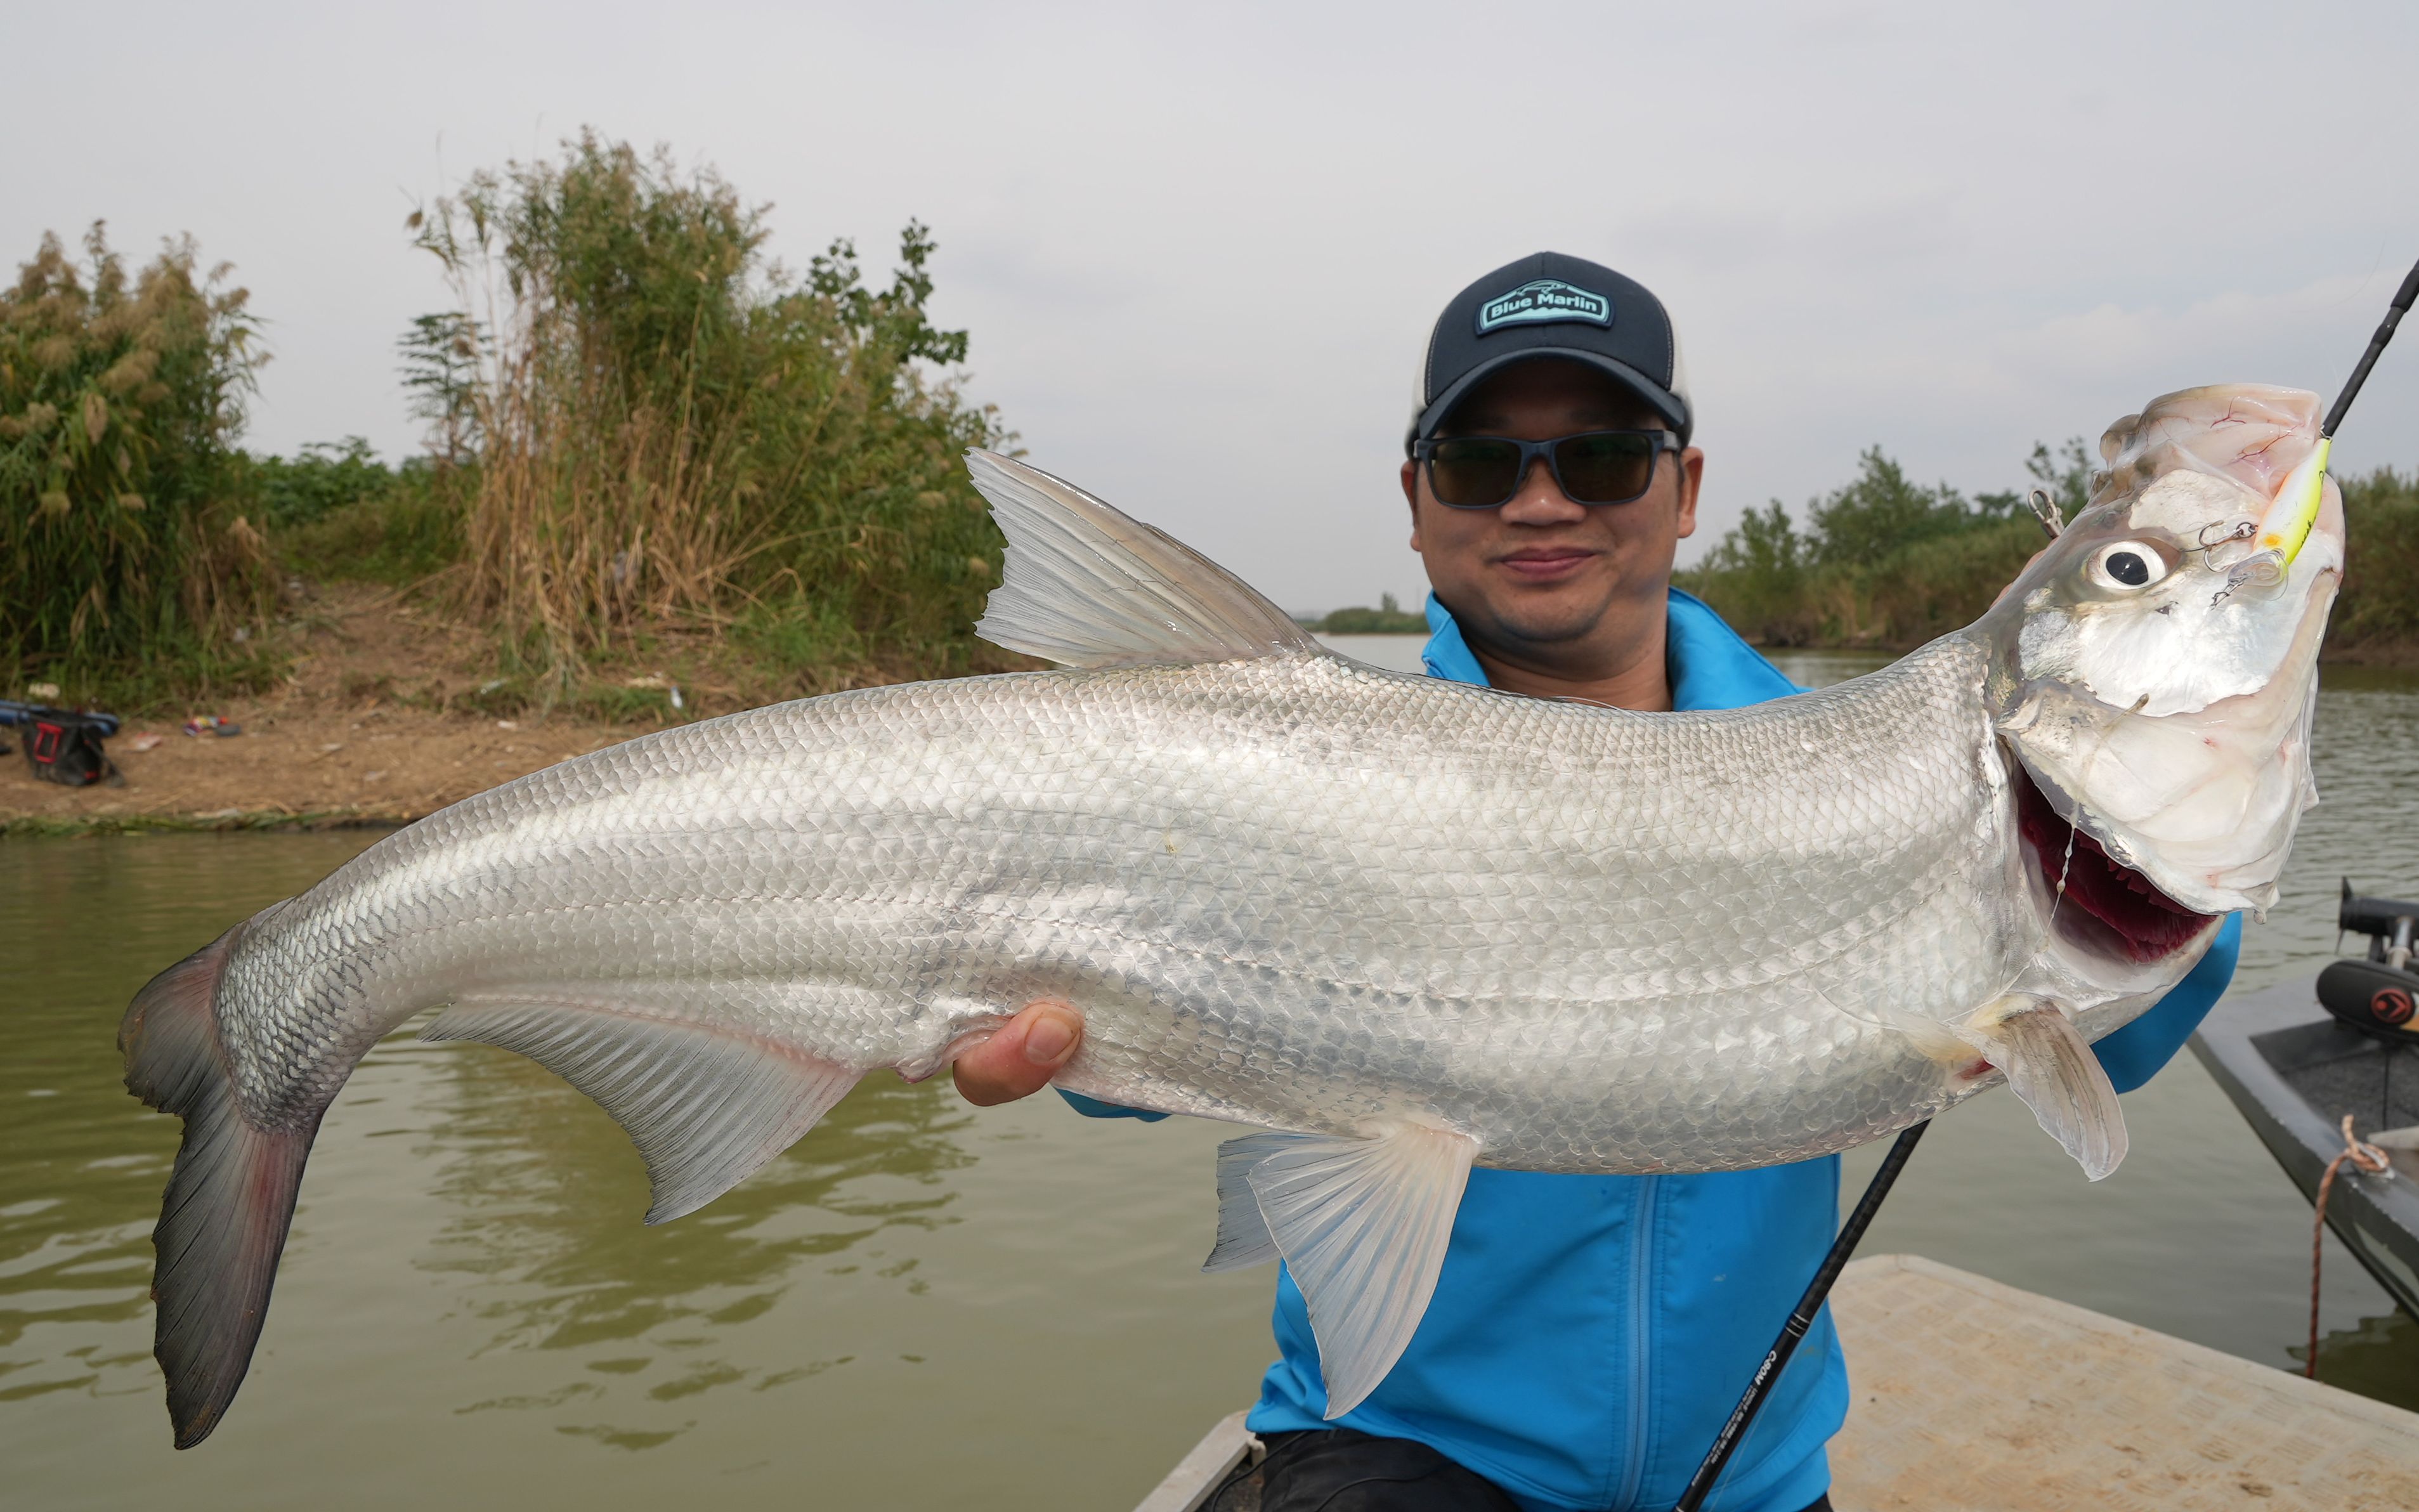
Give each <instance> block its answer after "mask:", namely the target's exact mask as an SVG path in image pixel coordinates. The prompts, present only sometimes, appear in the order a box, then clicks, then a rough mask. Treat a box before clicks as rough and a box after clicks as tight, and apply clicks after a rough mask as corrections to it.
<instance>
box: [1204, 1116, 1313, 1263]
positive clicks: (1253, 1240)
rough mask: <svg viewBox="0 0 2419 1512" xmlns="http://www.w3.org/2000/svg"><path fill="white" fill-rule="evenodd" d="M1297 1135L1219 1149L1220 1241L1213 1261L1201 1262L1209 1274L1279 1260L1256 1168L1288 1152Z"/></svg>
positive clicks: (1250, 1137)
mask: <svg viewBox="0 0 2419 1512" xmlns="http://www.w3.org/2000/svg"><path fill="white" fill-rule="evenodd" d="M1299 1137H1301V1136H1300V1135H1297V1134H1245V1135H1244V1136H1243V1137H1242V1138H1240V1139H1229V1140H1227V1141H1226V1142H1225V1144H1223V1145H1220V1146H1219V1147H1218V1239H1217V1242H1216V1243H1214V1244H1212V1245H1211V1246H1210V1257H1209V1258H1208V1259H1206V1260H1203V1261H1202V1262H1201V1269H1202V1271H1203V1272H1204V1273H1209V1274H1212V1275H1214V1274H1216V1273H1219V1272H1221V1271H1241V1270H1246V1269H1248V1268H1250V1267H1252V1266H1255V1265H1266V1264H1267V1263H1268V1262H1269V1261H1271V1260H1273V1259H1276V1258H1278V1250H1277V1241H1276V1236H1275V1235H1273V1234H1271V1233H1270V1232H1269V1221H1268V1220H1267V1219H1266V1218H1263V1217H1261V1216H1260V1199H1259V1197H1258V1196H1256V1195H1255V1194H1254V1193H1253V1191H1252V1183H1251V1180H1250V1178H1251V1174H1252V1167H1253V1166H1255V1165H1258V1164H1259V1163H1260V1162H1261V1161H1262V1160H1265V1159H1266V1158H1268V1157H1269V1156H1270V1155H1272V1154H1274V1153H1275V1152H1276V1151H1278V1150H1280V1149H1286V1148H1287V1147H1288V1146H1289V1145H1291V1144H1292V1143H1293V1142H1294V1141H1295V1140H1296V1139H1298V1138H1299Z"/></svg>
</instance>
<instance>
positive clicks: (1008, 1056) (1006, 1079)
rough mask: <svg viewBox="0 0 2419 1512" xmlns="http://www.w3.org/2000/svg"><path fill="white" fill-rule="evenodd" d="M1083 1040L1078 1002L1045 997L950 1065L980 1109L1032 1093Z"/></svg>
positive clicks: (960, 1088)
mask: <svg viewBox="0 0 2419 1512" xmlns="http://www.w3.org/2000/svg"><path fill="white" fill-rule="evenodd" d="M1083 1042H1084V1015H1083V1012H1082V1011H1080V1010H1078V1009H1077V1008H1076V1007H1075V1005H1074V1004H1072V1003H1069V1002H1064V1001H1061V1000H1060V999H1058V998H1055V997H1040V998H1036V999H1035V1000H1034V1001H1032V1002H1030V1003H1027V1004H1025V1007H1024V1009H1023V1010H1022V1011H1019V1012H1018V1013H1017V1015H1016V1017H1014V1018H1012V1019H1009V1021H1008V1022H1007V1023H1006V1024H1003V1025H1001V1026H999V1031H998V1032H997V1033H995V1034H994V1035H993V1036H992V1037H991V1038H990V1039H988V1040H985V1041H983V1042H982V1043H980V1044H978V1045H977V1046H975V1047H974V1048H973V1049H972V1050H969V1051H967V1052H966V1053H965V1054H964V1055H962V1056H960V1057H958V1061H957V1064H956V1065H955V1066H953V1067H951V1068H950V1074H952V1075H953V1076H955V1077H956V1078H957V1082H958V1093H959V1095H960V1096H962V1097H963V1098H964V1099H965V1100H966V1101H967V1102H969V1103H974V1104H975V1105H976V1106H977V1107H986V1108H987V1107H990V1106H991V1105H992V1104H993V1103H1012V1102H1014V1101H1015V1100H1016V1099H1018V1098H1020V1097H1031V1096H1032V1095H1033V1094H1034V1093H1036V1092H1038V1091H1040V1090H1041V1089H1042V1088H1045V1087H1047V1086H1049V1085H1050V1078H1051V1077H1052V1076H1054V1075H1055V1074H1057V1072H1058V1068H1059V1067H1061V1066H1063V1065H1065V1064H1067V1062H1068V1061H1070V1060H1071V1059H1073V1058H1074V1056H1075V1050H1076V1047H1077V1046H1079V1045H1081V1044H1082V1043H1083Z"/></svg>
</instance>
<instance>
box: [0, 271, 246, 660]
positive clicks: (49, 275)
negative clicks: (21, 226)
mask: <svg viewBox="0 0 2419 1512" xmlns="http://www.w3.org/2000/svg"><path fill="white" fill-rule="evenodd" d="M84 254H85V255H84V257H83V259H82V260H81V261H80V262H79V261H78V260H76V259H73V258H71V257H70V256H69V255H68V253H67V250H66V249H65V248H64V247H63V246H62V245H61V244H60V242H59V240H58V239H57V238H56V237H54V236H45V237H44V238H43V239H42V242H41V247H40V250H39V251H38V252H37V253H36V254H35V255H34V257H33V259H32V260H31V261H29V262H27V263H25V264H23V266H22V267H21V268H20V269H19V270H18V275H17V281H16V283H15V284H14V285H12V286H8V287H7V288H5V289H0V676H8V675H9V674H10V673H11V672H13V674H14V675H13V676H10V680H11V681H12V682H14V681H16V680H18V679H24V680H32V679H33V678H34V677H36V676H37V675H39V677H40V678H42V679H43V680H47V681H53V682H58V683H62V684H65V685H68V687H69V692H70V696H73V695H74V694H75V693H76V691H77V690H78V689H88V688H93V687H110V686H116V685H117V684H120V683H124V682H126V681H128V680H129V679H131V680H132V681H133V682H134V683H137V684H140V685H142V686H144V687H164V686H167V685H168V684H171V683H179V682H181V683H185V684H192V685H197V686H199V687H204V688H207V687H209V686H211V685H212V683H213V682H219V683H225V682H229V681H233V682H237V683H241V682H246V681H256V680H257V678H258V677H259V676H260V675H264V674H265V671H266V669H265V666H264V664H263V663H262V661H261V659H260V658H259V656H257V646H256V643H255V645H254V648H253V649H251V650H246V649H243V648H242V647H241V646H240V645H239V642H240V641H242V640H249V639H250V638H251V637H250V632H251V631H253V630H256V629H258V628H260V627H262V626H263V625H265V623H266V618H267V615H268V614H269V612H270V609H271V607H272V605H273V597H274V591H275V590H274V577H273V575H272V573H271V572H270V553H269V549H268V545H267V542H266V540H265V538H264V536H263V534H262V532H261V530H260V528H259V524H258V521H257V520H256V519H254V518H253V517H248V516H247V514H246V513H245V511H244V507H243V502H242V498H241V490H240V488H239V486H236V485H237V481H238V480H237V477H236V473H237V456H236V453H235V451H234V440H235V437H236V434H237V432H238V430H239V427H240V425H241V424H242V419H243V400H244V398H245V396H246V395H248V394H249V393H251V392H252V384H253V375H254V369H255V368H256V367H257V365H258V363H259V362H260V356H259V354H258V352H257V350H256V349H255V347H254V342H253V337H254V323H253V321H252V319H251V317H250V316H249V315H248V314H247V313H246V309H245V305H246V295H245V293H244V291H243V290H242V289H239V288H232V287H229V286H228V285H227V283H226V270H225V269H223V268H222V269H219V270H214V271H211V272H208V273H203V272H201V271H199V270H198V268H197V260H196V253H195V250H194V247H193V243H192V241H191V240H190V239H188V240H183V241H177V242H172V243H169V244H168V245H167V246H166V247H164V248H163V249H162V252H161V254H160V255H159V256H158V257H156V258H155V259H153V260H152V261H151V262H150V263H149V264H148V265H146V267H144V268H143V269H142V270H140V271H139V272H131V271H130V270H129V269H128V267H127V264H126V262H125V259H124V258H123V257H121V256H120V255H118V254H117V253H116V252H115V251H113V250H111V248H110V246H109V243H108V239H107V238H106V237H105V235H104V234H103V230H102V227H101V226H100V224H95V225H94V226H93V227H92V229H91V230H90V231H89V232H88V233H87V234H86V235H85V239H84Z"/></svg>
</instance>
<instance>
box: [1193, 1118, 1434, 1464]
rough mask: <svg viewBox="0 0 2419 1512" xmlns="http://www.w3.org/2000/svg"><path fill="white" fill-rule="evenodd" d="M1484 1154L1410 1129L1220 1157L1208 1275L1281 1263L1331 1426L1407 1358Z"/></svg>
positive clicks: (1252, 1139)
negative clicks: (1305, 1313)
mask: <svg viewBox="0 0 2419 1512" xmlns="http://www.w3.org/2000/svg"><path fill="white" fill-rule="evenodd" d="M1477 1154H1478V1141H1477V1140H1475V1139H1472V1138H1471V1137H1470V1136H1469V1135H1468V1134H1456V1133H1454V1132H1452V1131H1450V1130H1446V1129H1439V1128H1434V1127H1430V1126H1427V1125H1424V1124H1411V1123H1406V1124H1400V1125H1397V1126H1396V1127H1394V1129H1392V1130H1390V1131H1388V1132H1387V1133H1385V1134H1380V1135H1379V1136H1377V1137H1375V1138H1364V1139H1352V1138H1337V1137H1333V1136H1329V1135H1322V1134H1247V1135H1245V1136H1244V1137H1242V1138H1240V1139H1232V1140H1228V1141H1227V1142H1226V1143H1225V1145H1223V1146H1221V1147H1220V1148H1219V1150H1218V1175H1219V1180H1218V1185H1219V1195H1220V1198H1221V1200H1220V1203H1219V1217H1218V1246H1217V1248H1216V1249H1215V1250H1213V1251H1212V1252H1211V1253H1210V1262H1209V1265H1208V1266H1206V1267H1204V1268H1205V1269H1214V1270H1231V1269H1234V1268H1236V1267H1239V1266H1243V1265H1250V1264H1253V1263H1256V1261H1258V1260H1264V1259H1269V1258H1272V1257H1274V1256H1275V1255H1276V1254H1282V1255H1283V1256H1284V1257H1285V1261H1286V1266H1287V1270H1288V1271H1290V1272H1291V1273H1292V1274H1293V1279H1294V1284H1295V1285H1296V1286H1298V1287H1300V1288H1302V1301H1303V1303H1304V1304H1306V1305H1307V1306H1308V1308H1309V1311H1310V1329H1311V1334H1312V1335H1313V1336H1314V1337H1316V1338H1317V1341H1318V1368H1319V1374H1320V1375H1321V1376H1322V1377H1324V1378H1325V1381H1326V1385H1327V1408H1326V1413H1325V1415H1326V1417H1327V1419H1328V1421H1330V1422H1333V1421H1334V1420H1335V1419H1337V1418H1339V1417H1342V1416H1343V1415H1344V1414H1346V1413H1347V1412H1351V1411H1352V1410H1353V1409H1354V1408H1356V1407H1358V1406H1360V1405H1361V1404H1362V1402H1364V1400H1366V1399H1367V1398H1368V1396H1369V1394H1370V1393H1371V1392H1373V1391H1376V1390H1377V1389H1378V1384H1379V1382H1380V1381H1384V1380H1385V1379H1386V1373H1387V1372H1388V1371H1390V1370H1392V1369H1394V1362H1395V1361H1396V1360H1399V1359H1401V1358H1402V1354H1403V1350H1405V1349H1407V1348H1409V1347H1410V1342H1411V1335H1412V1334H1413V1333H1415V1332H1417V1330H1418V1328H1419V1326H1420V1319H1421V1318H1422V1317H1423V1316H1425V1314H1426V1312H1427V1309H1428V1299H1429V1298H1430V1297H1432V1296H1434V1295H1435V1294H1436V1283H1437V1274H1438V1273H1439V1272H1440V1271H1441V1270H1442V1269H1443V1266H1444V1252H1445V1246H1446V1244H1447V1243H1448V1242H1450V1241H1451V1240H1452V1238H1453V1220H1454V1214H1455V1213H1456V1212H1457V1211H1460V1208H1461V1193H1462V1188H1463V1187H1464V1186H1465V1185H1466V1184H1467V1183H1468V1181H1469V1180H1470V1167H1471V1162H1472V1161H1473V1160H1474V1159H1475V1158H1476V1156H1477ZM1247 1198H1248V1199H1249V1202H1250V1204H1251V1206H1253V1207H1254V1208H1256V1210H1257V1218H1256V1221H1255V1220H1254V1219H1253V1218H1252V1217H1251V1216H1248V1215H1246V1214H1245V1213H1244V1212H1243V1211H1242V1208H1243V1205H1244V1202H1245V1200H1246V1199H1247Z"/></svg>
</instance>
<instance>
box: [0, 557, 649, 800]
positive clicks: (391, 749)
mask: <svg viewBox="0 0 2419 1512" xmlns="http://www.w3.org/2000/svg"><path fill="white" fill-rule="evenodd" d="M296 635H297V648H296V650H297V654H296V656H295V658H294V664H293V671H292V674H291V675H290V676H289V677H288V679H287V681H286V683H285V686H283V687H280V688H278V689H276V690H274V691H273V692H271V693H270V694H269V695H268V696H266V697H260V698H249V699H237V700H230V701H227V702H223V703H219V704H214V705H212V706H209V707H207V708H200V707H197V708H195V709H193V710H192V711H191V712H192V713H193V714H196V715H201V714H214V715H218V716H220V717H223V718H226V719H229V720H232V721H233V722H234V723H236V724H238V725H239V726H240V727H241V728H242V731H243V733H241V734H239V735H235V736H219V735H209V734H204V735H188V734H185V733H183V731H182V729H181V721H180V720H177V719H175V718H162V719H139V718H137V719H129V720H127V721H126V723H125V725H124V727H123V728H122V729H121V730H120V731H119V732H118V733H117V735H116V737H115V738H113V739H111V740H110V741H109V742H108V746H107V749H108V753H109V758H110V760H111V761H112V762H114V763H116V765H117V768H118V771H119V773H120V774H121V776H122V779H123V780H122V781H121V782H118V783H116V784H100V785H96V786H93V787H85V788H69V787H62V786H60V785H58V784H56V783H53V782H43V781H38V780H36V779H35V778H34V777H33V775H32V773H31V772H30V771H29V770H28V769H27V766H26V764H25V761H24V758H23V756H22V755H21V754H18V753H16V752H15V751H14V750H13V749H12V750H11V752H10V753H9V754H8V755H6V756H0V836H8V837H19V838H23V837H32V836H43V835H67V834H85V833H113V832H124V831H130V830H158V829H196V830H208V829H284V828H297V829H328V828H343V827H353V826H387V825H404V824H408V823H410V822H411V821H413V820H415V819H419V818H423V817H424V816H426V815H428V814H431V813H434V812H436V811H437V810H439V809H442V808H444V807H445V806H446V805H447V804H450V803H454V802H456V801H458V800H459V799H462V798H467V797H469V796H470V795H472V794H474V793H479V792H482V791H484V790H485V789H487V788H491V787H494V786H495V785H496V784H498V783H500V782H504V781H509V780H510V779H514V778H516V777H521V776H524V775H526V774H528V773H530V772H534V771H537V770H539V769H541V768H543V767H547V766H551V765H553V764H555V763H557V762H560V761H562V760H565V759H566V758H569V757H572V756H578V755H583V754H585V753H586V752H589V751H592V750H596V749H600V748H603V747H606V746H609V745H613V744H616V743H618V742H620V741H624V740H627V739H629V738H631V737H632V736H634V735H639V734H644V733H646V732H647V731H648V730H649V729H652V728H655V727H654V726H653V725H649V724H609V723H604V722H600V721H596V720H593V719H581V718H573V717H568V716H564V715H562V714H557V715H554V716H552V717H534V716H530V715H524V716H521V717H516V718H498V717H492V716H483V715H471V714H466V713H458V712H454V713H449V712H442V711H441V708H440V705H441V704H442V703H443V702H444V698H443V695H444V694H445V693H446V692H448V691H453V690H456V689H459V688H475V687H477V683H476V678H477V675H478V672H477V668H478V667H479V665H480V652H481V649H482V648H481V646H480V644H479V642H478V640H477V638H476V637H475V636H473V635H471V634H470V633H469V632H466V631H464V630H462V629H460V628H458V627H456V626H454V625H448V624H446V623H444V622H443V620H442V618H441V617H440V616H438V615H434V614H431V613H427V612H425V611H423V610H420V609H415V608H413V607H412V606H410V605H408V604H403V603H399V602H397V601H396V599H395V596H394V595H393V594H381V593H377V592H375V591H373V590H370V589H367V588H342V589H334V590H331V591H330V592H329V593H328V594H326V596H325V597H323V598H322V599H321V601H320V602H319V603H317V604H316V605H315V606H313V610H312V612H311V614H310V616H309V619H308V622H307V624H306V625H304V626H303V627H301V628H300V629H298V630H297V631H296ZM397 689H409V690H411V692H410V693H409V695H408V696H400V697H399V696H398V695H397V692H396V690H397ZM14 734H15V733H14V732H5V733H0V738H6V739H7V740H8V744H9V745H10V746H11V747H12V748H13V747H15V746H16V745H17V744H18V742H17V741H16V740H15V739H14V738H13V736H14ZM146 736H157V737H159V738H158V739H157V740H156V741H150V740H146V738H145V737H146ZM145 746H148V747H149V748H147V749H139V747H145Z"/></svg>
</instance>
